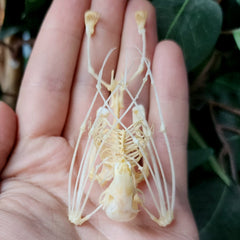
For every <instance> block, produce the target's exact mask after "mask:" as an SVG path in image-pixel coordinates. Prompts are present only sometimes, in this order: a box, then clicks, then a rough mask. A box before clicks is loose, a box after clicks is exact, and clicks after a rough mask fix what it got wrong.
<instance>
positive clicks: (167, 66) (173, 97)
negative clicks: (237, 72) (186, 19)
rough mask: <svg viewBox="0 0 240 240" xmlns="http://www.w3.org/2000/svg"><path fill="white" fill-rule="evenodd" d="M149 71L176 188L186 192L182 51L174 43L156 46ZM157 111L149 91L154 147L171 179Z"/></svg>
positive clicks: (185, 86) (185, 96)
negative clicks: (151, 72) (166, 141)
mask: <svg viewBox="0 0 240 240" xmlns="http://www.w3.org/2000/svg"><path fill="white" fill-rule="evenodd" d="M152 71H153V77H154V80H155V85H156V88H157V92H158V95H159V101H160V105H161V109H162V114H163V118H164V122H165V128H166V133H167V135H168V138H169V142H170V147H171V150H172V155H173V161H174V166H175V175H176V183H177V188H180V189H182V190H186V186H187V184H186V176H187V173H186V145H187V132H188V83H187V74H186V68H185V64H184V58H183V55H182V51H181V49H180V48H179V47H178V45H177V44H176V43H174V42H171V41H163V42H161V43H159V44H158V46H157V47H156V51H155V54H154V59H153V68H152ZM157 109H158V108H157V103H156V99H155V96H154V89H153V88H151V99H150V113H149V122H151V123H153V126H155V141H156V145H157V147H158V150H159V152H160V158H161V160H162V162H163V165H164V167H165V169H167V171H166V173H167V175H168V176H167V178H168V179H169V178H171V176H170V175H171V174H170V172H171V171H170V165H169V164H168V163H169V157H168V153H167V151H166V145H165V143H164V138H163V135H162V134H161V133H160V132H159V127H160V120H159V116H158V112H157Z"/></svg>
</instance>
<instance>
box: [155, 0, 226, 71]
mask: <svg viewBox="0 0 240 240" xmlns="http://www.w3.org/2000/svg"><path fill="white" fill-rule="evenodd" d="M153 4H154V5H155V7H156V9H157V22H158V33H159V38H160V39H172V40H174V41H176V42H177V43H178V44H179V45H180V46H181V47H182V49H183V52H184V56H185V60H186V64H187V68H188V70H189V71H190V70H192V69H194V68H195V67H197V66H198V65H199V64H201V63H202V62H203V61H204V60H205V59H206V58H207V57H208V56H209V54H210V53H211V51H212V50H213V48H214V45H215V43H216V41H217V39H218V36H219V34H220V30H221V24H222V12H221V8H220V7H219V5H218V4H217V3H216V2H215V1H212V0H191V1H190V0H153Z"/></svg>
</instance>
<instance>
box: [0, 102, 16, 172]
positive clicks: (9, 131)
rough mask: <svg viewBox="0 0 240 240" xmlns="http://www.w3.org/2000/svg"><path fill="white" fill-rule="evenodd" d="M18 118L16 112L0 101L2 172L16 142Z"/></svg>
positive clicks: (0, 158)
mask: <svg viewBox="0 0 240 240" xmlns="http://www.w3.org/2000/svg"><path fill="white" fill-rule="evenodd" d="M16 131H17V118H16V114H15V112H13V110H12V109H11V108H10V107H9V106H7V105H6V104H5V103H3V102H0V172H1V171H2V169H3V167H4V165H5V163H6V161H7V158H8V156H9V154H10V152H11V150H12V147H13V144H14V142H15V137H16Z"/></svg>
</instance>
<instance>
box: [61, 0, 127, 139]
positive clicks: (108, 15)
mask: <svg viewBox="0 0 240 240" xmlns="http://www.w3.org/2000/svg"><path fill="white" fill-rule="evenodd" d="M126 3H127V1H126V0H124V1H123V0H122V1H111V0H93V1H92V5H91V10H92V11H96V12H97V13H99V16H100V18H99V21H98V23H97V25H96V28H95V33H94V35H93V36H92V37H91V41H90V56H91V62H92V67H93V68H94V70H95V72H96V73H97V74H98V72H99V70H100V68H101V66H102V64H103V61H104V59H105V57H106V55H107V53H108V52H109V51H110V50H111V49H112V48H116V50H115V51H114V52H113V54H112V55H111V56H110V58H109V61H108V62H107V64H106V66H105V68H104V72H103V80H104V81H105V82H108V83H109V82H110V79H111V71H112V70H114V69H115V68H116V65H117V61H118V52H119V45H120V40H121V39H120V38H121V32H122V22H123V16H124V12H125V7H126ZM96 83H97V81H96V79H93V77H92V76H91V75H90V74H89V73H88V58H87V37H86V36H85V37H84V40H83V44H82V46H81V54H80V59H79V64H78V69H77V74H76V79H75V82H74V86H73V91H72V99H71V104H70V111H69V118H68V121H67V125H66V128H65V131H64V136H66V138H67V139H75V138H76V136H77V134H78V130H79V127H80V123H81V122H82V121H83V119H84V117H85V115H86V112H87V110H88V109H89V107H90V104H91V103H92V100H93V96H94V94H95V93H96ZM104 90H105V91H104ZM102 91H103V93H104V92H105V96H106V95H107V94H108V91H106V88H105V87H104V86H102ZM102 103H103V101H102V100H101V99H98V101H97V102H96V107H95V108H94V109H95V110H96V109H97V108H98V107H99V106H101V105H102Z"/></svg>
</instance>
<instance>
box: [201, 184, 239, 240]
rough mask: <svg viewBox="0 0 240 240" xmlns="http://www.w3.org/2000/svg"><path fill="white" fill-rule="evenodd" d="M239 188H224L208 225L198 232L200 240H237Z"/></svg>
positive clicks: (234, 186)
mask: <svg viewBox="0 0 240 240" xmlns="http://www.w3.org/2000/svg"><path fill="white" fill-rule="evenodd" d="M239 199H240V187H239V186H236V185H233V186H231V187H230V188H229V187H225V188H224V191H223V193H222V195H221V197H220V199H219V202H218V205H217V207H216V209H215V211H214V213H213V215H212V216H211V218H210V220H209V221H208V223H207V224H206V225H205V227H203V228H202V229H201V230H200V239H201V240H226V239H231V240H239V236H240V227H239V226H240V204H239Z"/></svg>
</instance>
